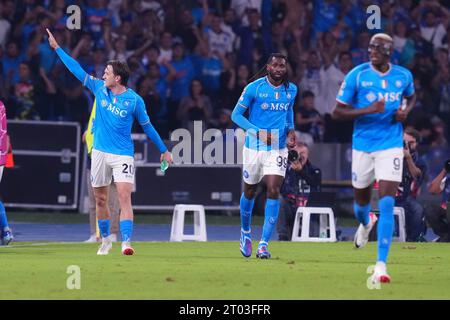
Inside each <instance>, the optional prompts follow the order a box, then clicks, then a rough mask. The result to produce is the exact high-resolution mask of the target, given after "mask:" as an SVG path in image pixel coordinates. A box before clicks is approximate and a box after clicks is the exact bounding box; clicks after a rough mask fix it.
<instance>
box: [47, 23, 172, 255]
mask: <svg viewBox="0 0 450 320" xmlns="http://www.w3.org/2000/svg"><path fill="white" fill-rule="evenodd" d="M47 32H48V36H49V38H48V41H49V44H50V46H51V47H52V48H53V49H54V50H55V51H56V53H57V54H58V56H59V58H60V59H61V60H62V62H63V63H64V64H65V65H66V67H67V68H68V69H69V71H70V72H72V73H73V74H74V75H75V77H77V79H78V80H80V81H81V82H82V83H83V85H84V86H86V87H87V88H88V89H89V90H91V91H92V92H93V94H94V95H95V98H96V101H97V107H96V111H95V117H94V121H93V126H92V127H93V129H92V130H93V134H94V145H93V149H92V165H91V182H92V186H93V188H94V196H95V202H96V212H97V218H98V225H99V229H100V234H101V236H102V244H101V246H100V248H99V250H98V251H97V254H98V255H106V254H108V253H109V250H110V249H111V247H112V243H111V239H110V237H109V235H110V212H109V206H108V193H109V185H110V184H111V182H112V178H113V177H114V183H115V184H116V187H117V193H118V196H119V202H120V232H121V235H122V253H123V254H125V255H132V254H134V249H133V248H132V247H131V236H132V232H133V208H132V205H131V191H132V189H133V184H134V170H135V169H134V147H133V141H132V139H131V127H132V125H133V122H134V119H136V120H137V121H138V122H139V124H140V125H141V126H142V128H143V130H144V132H145V133H146V134H147V136H148V137H149V138H150V139H151V140H152V141H153V142H154V143H155V144H156V146H157V147H158V149H159V151H160V152H161V161H163V160H166V161H168V162H169V163H171V162H172V156H171V154H170V152H169V151H168V150H167V147H166V146H165V145H164V142H163V141H162V140H161V137H160V136H159V134H158V133H157V132H156V130H155V128H154V127H153V126H152V124H151V123H150V119H149V117H148V115H147V111H146V108H145V104H144V101H143V99H142V98H141V97H140V96H139V95H138V94H137V93H135V92H134V91H133V90H131V89H130V88H127V87H126V85H127V81H128V77H129V69H128V66H127V65H126V63H125V62H120V61H117V60H113V61H109V62H108V63H107V65H106V68H105V72H104V74H103V80H100V79H96V78H94V77H92V76H89V75H88V74H87V73H86V72H85V71H84V70H83V69H82V68H81V66H80V65H79V64H78V62H76V61H75V60H74V59H72V57H70V56H69V55H68V54H67V53H65V52H64V51H63V50H62V49H61V48H60V47H59V45H58V43H57V42H56V40H55V38H54V37H53V35H52V33H51V32H50V31H49V30H48V29H47Z"/></svg>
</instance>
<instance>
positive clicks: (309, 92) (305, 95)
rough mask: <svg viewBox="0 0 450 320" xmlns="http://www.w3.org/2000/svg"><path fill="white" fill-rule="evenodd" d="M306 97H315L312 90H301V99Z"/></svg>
mask: <svg viewBox="0 0 450 320" xmlns="http://www.w3.org/2000/svg"><path fill="white" fill-rule="evenodd" d="M308 97H313V98H314V97H315V94H314V92H312V91H309V90H306V91H303V93H302V99H305V98H308Z"/></svg>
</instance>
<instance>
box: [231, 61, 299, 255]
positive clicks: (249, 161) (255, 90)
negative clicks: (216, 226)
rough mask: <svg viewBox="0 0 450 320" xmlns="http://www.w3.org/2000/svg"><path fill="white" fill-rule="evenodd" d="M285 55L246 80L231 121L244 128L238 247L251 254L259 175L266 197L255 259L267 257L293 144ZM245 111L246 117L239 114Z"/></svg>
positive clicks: (292, 98) (293, 88)
mask: <svg viewBox="0 0 450 320" xmlns="http://www.w3.org/2000/svg"><path fill="white" fill-rule="evenodd" d="M286 64H287V58H286V56H284V55H282V54H279V53H274V54H272V55H271V56H270V57H269V59H268V61H267V64H266V65H265V67H264V69H263V70H264V73H265V76H263V77H261V78H259V79H256V80H255V81H253V82H251V83H249V84H248V85H247V86H246V87H245V88H244V90H243V92H242V95H241V97H240V98H239V101H238V102H237V104H236V106H235V108H234V110H233V113H232V120H233V121H234V122H235V123H236V124H237V125H238V126H240V127H241V128H243V129H245V130H246V137H245V146H244V150H243V162H244V163H243V179H244V193H243V194H242V196H241V200H240V212H241V239H240V250H241V253H242V255H243V256H244V257H250V256H251V255H252V240H251V227H250V222H251V214H252V209H253V204H254V199H255V193H256V187H257V185H258V183H259V182H260V181H261V180H262V179H263V178H264V179H265V183H266V186H267V200H266V206H265V213H264V214H265V218H264V226H263V233H262V236H261V241H260V242H259V245H258V250H257V252H256V257H257V258H261V259H268V258H270V253H269V250H268V243H269V240H270V238H271V236H272V233H273V229H274V227H275V226H276V225H277V219H278V210H279V207H280V202H279V200H278V196H279V194H280V187H281V185H282V183H283V180H284V175H285V172H286V166H287V154H288V151H287V148H286V140H287V141H288V143H289V144H295V143H296V141H295V131H294V112H293V107H294V102H295V98H296V95H297V87H296V86H295V85H294V84H293V83H291V82H289V81H288V80H287V71H286ZM247 110H248V118H246V117H245V116H244V113H245V112H246V111H247Z"/></svg>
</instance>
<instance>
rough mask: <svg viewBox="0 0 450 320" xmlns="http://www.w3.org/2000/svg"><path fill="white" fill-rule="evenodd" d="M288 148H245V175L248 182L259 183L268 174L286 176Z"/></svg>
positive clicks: (243, 171) (245, 180)
mask: <svg viewBox="0 0 450 320" xmlns="http://www.w3.org/2000/svg"><path fill="white" fill-rule="evenodd" d="M287 156H288V150H287V148H284V149H279V150H269V151H264V150H254V149H249V148H247V147H244V149H243V161H244V163H243V168H242V169H243V170H242V173H243V177H244V182H245V183H247V184H257V183H259V182H260V181H261V179H262V178H263V177H264V176H266V175H278V176H283V177H284V176H285V174H286V167H287Z"/></svg>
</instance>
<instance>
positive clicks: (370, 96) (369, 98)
mask: <svg viewBox="0 0 450 320" xmlns="http://www.w3.org/2000/svg"><path fill="white" fill-rule="evenodd" d="M366 99H367V101H369V102H374V101H375V100H376V99H377V96H376V95H375V93H373V92H372V91H370V92H369V93H368V94H366Z"/></svg>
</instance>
